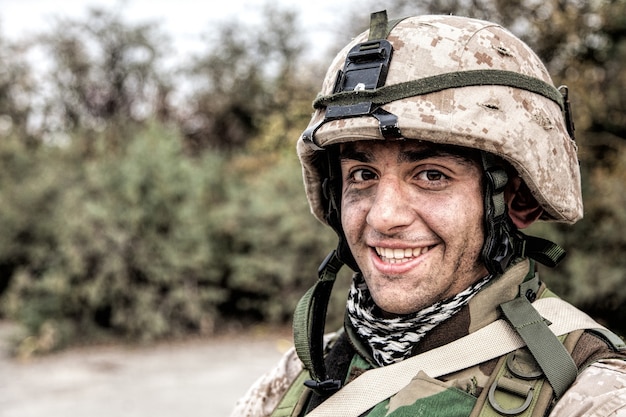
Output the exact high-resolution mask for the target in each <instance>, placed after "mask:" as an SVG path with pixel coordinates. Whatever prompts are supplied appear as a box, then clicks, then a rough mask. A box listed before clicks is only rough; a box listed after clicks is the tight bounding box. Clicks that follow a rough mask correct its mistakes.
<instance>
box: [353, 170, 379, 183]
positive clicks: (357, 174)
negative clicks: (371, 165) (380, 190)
mask: <svg viewBox="0 0 626 417" xmlns="http://www.w3.org/2000/svg"><path fill="white" fill-rule="evenodd" d="M350 176H351V177H352V180H353V181H354V182H363V181H370V180H373V179H375V178H376V174H374V173H373V172H372V171H370V170H369V169H357V170H354V171H352V173H351V174H350Z"/></svg>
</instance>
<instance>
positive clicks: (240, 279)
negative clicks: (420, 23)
mask: <svg viewBox="0 0 626 417" xmlns="http://www.w3.org/2000/svg"><path fill="white" fill-rule="evenodd" d="M225 3H228V5H226V4H219V6H218V5H212V6H209V5H202V6H199V5H198V2H191V1H189V2H188V1H186V0H178V1H176V2H166V1H150V2H148V1H144V0H135V1H132V0H128V1H120V2H115V1H109V2H106V1H103V0H101V1H96V0H94V1H92V2H89V1H67V2H65V1H64V2H63V6H62V7H61V6H59V5H58V2H57V6H55V7H50V5H51V4H52V2H46V1H42V0H39V1H35V0H0V231H1V233H0V324H1V325H2V327H0V330H2V331H1V332H0V336H1V337H2V338H3V342H2V346H3V348H4V351H5V354H6V355H5V356H6V357H7V358H8V359H6V360H9V361H18V362H19V363H23V362H24V361H31V363H32V362H33V361H34V362H37V361H41V360H42V359H41V358H42V355H43V356H44V357H46V359H45V360H49V358H50V357H56V358H58V359H59V361H60V362H59V365H57V366H59V367H60V369H63V368H65V367H64V366H63V363H64V362H62V360H63V359H64V360H66V361H67V362H68V363H78V362H77V361H76V360H74V359H73V358H76V357H77V356H72V355H78V353H77V352H84V350H81V349H84V348H85V347H93V346H99V347H106V348H107V349H110V348H111V347H112V346H117V347H121V348H122V349H131V350H132V352H134V354H135V355H136V357H135V360H139V359H138V358H141V357H150V355H149V352H152V351H154V350H155V349H157V350H158V349H162V348H163V347H162V346H163V343H166V344H167V345H166V346H169V347H168V348H167V349H170V348H171V346H172V344H174V345H175V346H188V344H183V345H177V344H178V343H182V342H189V341H190V340H191V341H192V342H193V344H196V345H194V346H202V347H203V348H204V349H209V348H210V347H211V346H223V347H225V349H226V351H227V352H229V353H230V355H227V356H226V357H225V359H224V361H225V362H224V363H226V362H228V361H229V360H234V361H236V362H238V363H239V364H240V365H241V364H243V365H244V366H247V365H245V364H246V362H245V359H249V360H251V359H252V358H254V356H255V355H256V357H257V358H262V357H265V358H266V359H267V362H263V363H262V364H258V363H257V365H256V366H257V367H258V368H264V367H265V366H266V365H267V364H269V363H273V362H274V361H275V360H276V359H277V358H278V357H279V356H280V352H281V351H282V350H284V343H283V342H284V340H288V339H289V335H288V333H289V330H288V329H289V325H290V319H291V314H292V311H293V309H294V306H295V304H296V302H297V300H298V299H299V297H300V296H301V295H302V294H303V293H304V292H305V291H306V289H307V288H308V287H309V286H310V285H311V284H312V283H313V282H314V280H315V279H316V270H317V266H318V264H319V262H320V261H321V260H322V259H323V258H324V257H325V255H326V253H327V252H328V251H329V250H330V249H332V248H333V247H334V246H335V238H334V235H333V233H332V231H330V229H328V228H325V227H322V226H321V225H320V224H319V223H317V221H316V220H314V218H313V217H312V216H311V215H310V213H309V208H308V205H307V202H306V198H305V195H304V191H303V188H302V181H301V174H300V166H299V164H298V161H297V158H296V155H295V150H294V143H295V140H296V139H297V137H298V136H299V135H300V133H301V131H302V130H303V129H304V127H306V125H307V123H308V119H309V116H310V114H311V102H312V100H313V98H314V97H315V96H316V94H317V91H318V89H319V86H320V85H321V80H322V78H323V74H324V72H325V69H326V67H327V65H328V63H329V60H330V59H331V57H332V56H334V54H335V53H336V52H337V51H338V49H339V48H340V47H341V46H343V45H344V44H346V43H347V42H348V41H349V40H350V38H351V37H352V36H354V35H355V34H356V33H358V32H360V31H362V30H363V29H365V28H367V26H368V24H369V14H370V12H373V11H378V10H382V9H387V11H388V14H389V17H390V18H396V17H402V16H406V15H411V14H420V13H445V14H449V13H451V14H458V15H466V16H471V17H477V18H484V19H488V20H492V21H495V22H498V23H501V24H503V25H504V26H505V27H508V28H509V29H510V30H511V31H512V32H514V33H515V34H516V35H518V36H519V37H521V38H522V39H524V40H525V41H526V42H527V43H528V44H529V45H530V46H531V47H532V48H533V49H534V50H535V51H537V52H538V54H539V55H540V56H541V57H542V58H543V60H544V61H545V63H546V65H547V67H548V69H549V71H550V73H551V74H552V76H553V79H554V82H555V84H556V85H557V86H558V85H561V84H567V85H568V87H569V91H570V99H571V102H572V108H573V113H574V121H575V125H576V140H577V143H578V146H579V158H580V164H581V169H582V171H583V192H584V198H585V218H584V220H582V221H581V222H579V223H577V224H576V225H575V226H573V227H570V226H565V225H556V224H541V225H538V226H536V227H534V230H532V233H535V234H539V235H542V236H545V237H548V238H550V239H551V240H554V241H555V242H557V243H559V244H560V245H562V246H563V247H565V249H566V250H567V252H568V256H567V258H566V259H565V261H564V262H563V263H562V264H561V265H560V266H559V268H557V269H555V270H549V269H545V268H542V269H541V270H540V274H541V277H542V279H544V280H545V281H546V282H547V283H548V284H549V285H550V286H551V287H552V288H553V289H554V290H555V291H556V292H557V293H559V294H560V295H561V296H563V297H564V298H565V299H567V300H569V301H571V302H573V303H574V304H576V305H578V306H580V307H582V308H584V309H585V310H587V311H588V312H590V313H591V314H592V315H593V316H594V317H596V318H597V319H598V320H600V321H602V322H604V323H605V324H607V325H609V326H612V327H613V328H614V329H615V330H617V331H618V332H621V334H626V320H625V319H626V309H625V308H624V307H623V304H624V301H625V300H626V285H624V284H626V269H625V268H624V267H625V265H626V256H624V249H625V248H626V235H625V233H624V231H625V230H626V210H625V209H624V207H625V206H626V204H625V203H626V193H625V192H624V181H625V180H626V149H625V148H624V146H625V142H624V139H626V94H625V93H626V69H624V62H626V0H616V1H603V0H593V1H579V0H514V1H510V0H458V1H452V0H449V1H446V0H421V1H419V2H418V1H402V0H397V1H376V2H375V1H371V0H353V1H344V2H337V1H334V2H331V1H320V0H318V1H316V2H296V1H291V2H290V1H287V0H282V1H273V2H266V3H263V2H251V1H238V0H231V1H229V2H225ZM305 3H308V4H305ZM348 277H349V273H348V271H344V275H343V276H342V278H341V279H340V281H339V282H338V284H337V287H338V288H337V290H336V291H335V294H334V297H335V299H334V300H333V305H332V306H331V315H330V317H329V322H328V326H329V328H336V327H337V326H339V325H340V323H341V321H342V318H343V311H342V310H343V306H342V304H343V300H345V291H346V289H347V287H348V281H349V278H348ZM227 336H230V337H231V339H232V340H233V341H234V342H235V343H236V345H237V346H246V345H247V346H250V347H253V346H257V345H255V344H254V343H256V342H258V343H261V347H257V348H255V349H254V352H253V353H250V352H247V353H246V352H244V351H240V350H237V349H234V348H232V346H230V347H228V346H229V345H226V344H224V343H226V342H225V340H226V339H228V337H227ZM242 337H243V338H244V339H242ZM246 337H249V338H250V339H245V338H246ZM253 342H254V343H253ZM206 343H209V345H206ZM211 343H213V344H211ZM220 343H222V344H221V345H220ZM137 349H145V350H144V351H142V352H143V353H142V354H137ZM150 349H152V350H150ZM210 352H213V351H208V352H207V351H205V354H206V355H208V356H204V357H205V358H206V359H207V362H203V361H202V360H199V361H198V363H196V362H194V365H193V366H190V369H195V370H197V371H203V370H206V371H207V372H208V371H209V370H210V369H213V370H215V369H216V368H215V362H210V361H208V359H209V357H213V358H215V357H219V354H218V353H215V352H213V353H210ZM265 353H267V356H264V355H265ZM189 354H191V353H189ZM68 355H69V356H68ZM124 357H126V358H127V357H128V356H124ZM187 357H188V356H187ZM120 360H122V359H120ZM177 360H179V361H180V362H179V363H183V362H182V361H183V359H177ZM104 362H105V363H109V362H110V361H109V362H107V361H104ZM114 362H115V361H114ZM164 362H166V363H168V364H169V365H170V366H171V365H172V360H171V357H170V359H168V360H166V361H158V360H155V363H164ZM173 362H174V363H176V360H174V361H173ZM16 363H17V362H8V364H7V366H9V368H8V369H10V370H11V372H14V374H13V376H15V375H18V374H17V373H18V372H22V371H23V369H24V368H23V367H21V366H18V365H16ZM46 363H48V362H46ZM220 363H222V362H220ZM48 366H52V365H50V364H49V365H48ZM40 369H47V368H45V367H43V368H40ZM250 369H252V365H251V366H250V367H249V368H248V369H247V370H246V372H245V375H247V376H248V379H246V380H244V381H241V379H240V380H239V381H240V384H241V386H239V387H238V388H237V390H241V389H244V388H242V386H247V385H248V384H249V382H250V381H252V380H254V378H255V377H256V375H257V374H258V372H259V371H256V374H255V375H251V374H254V373H255V372H254V371H251V370H250ZM255 369H256V368H255ZM1 374H2V377H0V409H1V408H2V406H3V404H7V403H8V402H10V401H15V398H17V397H15V396H14V391H11V390H10V389H8V387H9V386H12V387H15V384H11V383H10V382H9V381H10V380H11V378H12V376H11V374H10V373H9V374H7V372H4V371H2V372H1ZM211 375H214V374H207V375H206V378H207V379H206V380H204V383H208V382H206V381H208V380H210V379H211V378H213V377H212V376H211ZM2 378H3V379H2ZM24 378H26V377H24ZM68 378H69V377H68ZM215 378H218V377H217V376H214V380H215V381H218V380H217V379H215ZM35 380H36V378H35ZM25 381H26V380H25ZM219 381H222V382H223V379H222V380H219ZM219 381H218V382H219ZM87 383H88V382H87ZM222 385H223V384H222ZM14 389H15V388H14ZM23 390H25V391H26V392H27V391H28V386H24V387H23ZM152 395H159V392H158V390H157V392H153V393H152ZM181 395H187V396H190V395H195V391H193V390H188V391H187V394H184V393H183V394H181ZM209 395H210V394H209ZM232 395H233V394H232V392H231V397H223V396H221V395H218V396H215V398H226V400H228V401H231V398H232ZM236 396H237V395H234V398H236ZM188 399H189V397H187V398H185V397H181V398H180V400H181V401H185V400H188ZM103 407H105V405H103ZM4 409H5V410H6V408H4ZM104 410H106V408H105V409H104ZM66 411H67V410H66ZM84 411H85V410H82V412H81V414H84ZM116 412H117V410H116ZM195 412H197V413H198V415H199V414H200V413H202V414H203V415H206V414H207V412H208V415H219V413H218V412H215V413H214V414H212V413H211V412H210V410H208V411H207V409H206V408H205V409H199V410H195ZM187 414H188V415H194V414H193V413H187ZM3 415H5V414H3ZM9 415H11V416H26V415H42V414H38V413H36V412H33V413H31V414H29V412H28V411H27V410H26V409H23V410H22V411H19V410H17V409H15V410H14V411H13V414H9ZM64 415H72V414H71V413H70V414H68V413H67V412H65V414H64ZM76 415H77V414H76ZM92 415H93V414H92ZM120 415H135V414H130V413H126V414H124V413H121V414H120ZM138 415H141V414H138Z"/></svg>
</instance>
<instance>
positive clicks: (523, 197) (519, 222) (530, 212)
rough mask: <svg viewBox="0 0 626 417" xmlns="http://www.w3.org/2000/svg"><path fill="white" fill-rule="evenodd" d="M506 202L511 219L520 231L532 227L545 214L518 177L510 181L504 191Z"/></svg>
mask: <svg viewBox="0 0 626 417" xmlns="http://www.w3.org/2000/svg"><path fill="white" fill-rule="evenodd" d="M504 201H505V202H506V205H507V207H508V209H509V217H510V218H511V220H512V221H513V224H514V225H515V226H517V228H518V229H524V228H526V227H528V226H530V225H531V224H533V223H534V222H535V221H536V220H537V219H538V218H539V216H541V213H543V208H541V205H539V203H538V202H537V200H535V197H533V195H532V193H531V192H530V190H529V189H528V186H527V185H526V184H525V183H524V181H522V179H521V178H520V177H518V176H515V177H511V178H510V179H509V182H508V184H507V186H506V188H505V189H504Z"/></svg>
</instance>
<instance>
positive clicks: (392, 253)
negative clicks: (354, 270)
mask: <svg viewBox="0 0 626 417" xmlns="http://www.w3.org/2000/svg"><path fill="white" fill-rule="evenodd" d="M375 249H376V253H377V254H378V256H380V258H381V259H382V260H383V261H384V262H388V263H392V264H395V263H400V262H408V261H410V260H411V259H413V258H415V257H417V256H420V255H422V254H424V253H426V252H428V250H429V249H430V247H427V246H426V247H421V248H406V249H391V248H381V247H376V248H375Z"/></svg>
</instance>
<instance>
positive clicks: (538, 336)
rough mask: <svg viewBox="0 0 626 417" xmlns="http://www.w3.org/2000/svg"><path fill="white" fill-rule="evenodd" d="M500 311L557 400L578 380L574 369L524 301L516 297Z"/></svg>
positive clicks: (562, 349)
mask: <svg viewBox="0 0 626 417" xmlns="http://www.w3.org/2000/svg"><path fill="white" fill-rule="evenodd" d="M500 308H501V309H502V312H503V313H504V317H505V318H506V320H507V321H508V322H509V323H510V324H511V326H513V328H514V329H515V331H516V332H517V333H518V334H519V335H520V337H521V338H522V340H524V343H525V344H526V346H527V347H528V350H530V352H531V353H532V355H533V357H534V358H535V360H536V361H537V363H538V364H539V367H540V368H541V370H542V371H543V373H544V374H545V376H546V378H548V381H549V382H550V385H552V389H554V394H555V395H556V397H557V398H560V397H561V395H563V393H564V392H565V391H566V390H567V388H569V386H570V385H571V384H572V383H573V382H574V380H575V379H576V377H577V376H578V368H577V367H576V364H575V363H574V360H573V359H572V357H571V356H570V354H569V353H568V352H567V350H566V349H565V346H563V343H561V341H560V340H559V339H558V338H557V336H556V335H555V334H554V333H552V332H551V331H550V329H549V328H548V325H547V324H546V322H545V320H544V318H543V317H541V315H540V314H539V313H538V312H537V310H535V309H534V308H533V305H532V304H531V303H530V301H528V299H527V298H526V297H517V298H515V299H513V300H511V301H509V302H507V303H504V304H502V305H500Z"/></svg>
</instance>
